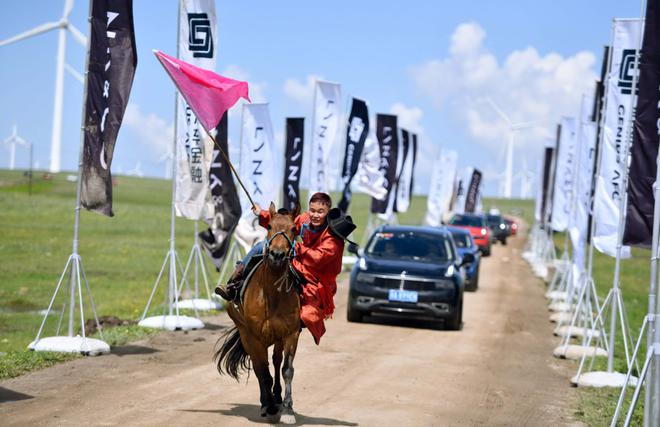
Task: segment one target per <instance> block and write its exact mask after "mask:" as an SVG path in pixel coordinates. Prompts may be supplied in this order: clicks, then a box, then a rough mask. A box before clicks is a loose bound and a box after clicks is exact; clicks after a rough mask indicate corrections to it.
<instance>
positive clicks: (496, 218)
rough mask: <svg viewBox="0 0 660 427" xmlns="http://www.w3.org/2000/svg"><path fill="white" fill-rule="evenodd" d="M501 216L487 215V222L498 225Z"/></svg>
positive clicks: (500, 221)
mask: <svg viewBox="0 0 660 427" xmlns="http://www.w3.org/2000/svg"><path fill="white" fill-rule="evenodd" d="M501 223H502V217H501V216H499V215H488V224H494V225H500V224H501Z"/></svg>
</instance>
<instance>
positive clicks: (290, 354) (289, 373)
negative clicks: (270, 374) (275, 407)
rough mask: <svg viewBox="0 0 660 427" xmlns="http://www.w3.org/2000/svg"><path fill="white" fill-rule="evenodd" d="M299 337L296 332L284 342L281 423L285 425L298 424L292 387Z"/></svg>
mask: <svg viewBox="0 0 660 427" xmlns="http://www.w3.org/2000/svg"><path fill="white" fill-rule="evenodd" d="M298 335H299V332H298V331H296V332H295V333H293V334H291V335H289V336H288V337H287V338H286V339H285V340H284V366H283V367H282V377H283V378H284V402H282V415H281V416H280V422H281V423H283V424H295V423H296V416H295V413H294V412H293V397H292V395H291V385H292V382H293V359H294V358H295V357H296V349H297V348H298Z"/></svg>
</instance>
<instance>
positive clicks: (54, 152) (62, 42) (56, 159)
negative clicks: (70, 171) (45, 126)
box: [0, 0, 87, 172]
mask: <svg viewBox="0 0 660 427" xmlns="http://www.w3.org/2000/svg"><path fill="white" fill-rule="evenodd" d="M71 9H73V0H65V1H64V12H63V13H62V18H61V19H60V20H59V21H56V22H47V23H45V24H42V25H39V26H38V27H35V28H33V29H31V30H28V31H25V32H23V33H21V34H17V35H15V36H13V37H10V38H8V39H6V40H1V41H0V46H5V45H8V44H11V43H15V42H18V41H21V40H24V39H27V38H30V37H33V36H36V35H39V34H42V33H45V32H48V31H51V30H58V43H57V66H56V67H55V103H54V106H53V132H52V135H51V144H50V167H49V171H50V172H59V171H60V169H61V168H60V154H61V153H60V152H61V146H62V105H63V98H62V95H63V93H64V70H65V69H68V70H69V72H71V73H72V74H73V75H74V77H76V78H77V79H78V80H80V79H79V74H78V75H76V74H77V73H75V71H74V70H73V69H72V68H71V67H70V66H68V65H66V64H65V61H64V59H65V54H66V32H67V31H69V32H70V33H71V35H72V36H73V38H74V39H75V40H76V41H77V42H78V43H80V44H81V45H83V46H87V37H85V36H84V34H83V33H82V32H80V30H78V29H77V28H76V27H75V26H74V25H73V24H71V23H70V22H69V14H71ZM67 67H68V68H67Z"/></svg>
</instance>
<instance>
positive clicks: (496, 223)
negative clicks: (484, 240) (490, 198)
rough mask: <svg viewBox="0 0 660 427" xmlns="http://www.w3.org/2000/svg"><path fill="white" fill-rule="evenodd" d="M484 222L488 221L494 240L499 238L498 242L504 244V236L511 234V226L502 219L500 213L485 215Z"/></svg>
mask: <svg viewBox="0 0 660 427" xmlns="http://www.w3.org/2000/svg"><path fill="white" fill-rule="evenodd" d="M486 222H487V223H488V228H490V233H491V236H492V238H493V239H494V240H499V241H500V243H502V244H503V245H506V238H507V237H509V236H510V235H511V228H510V227H509V225H508V224H507V223H506V221H504V218H502V215H499V214H497V215H491V214H487V215H486Z"/></svg>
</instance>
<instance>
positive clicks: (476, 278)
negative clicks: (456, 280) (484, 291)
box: [465, 268, 479, 292]
mask: <svg viewBox="0 0 660 427" xmlns="http://www.w3.org/2000/svg"><path fill="white" fill-rule="evenodd" d="M478 288H479V268H477V274H475V275H474V280H472V282H470V286H466V287H465V290H466V291H469V292H474V291H476V290H477V289H478Z"/></svg>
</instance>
